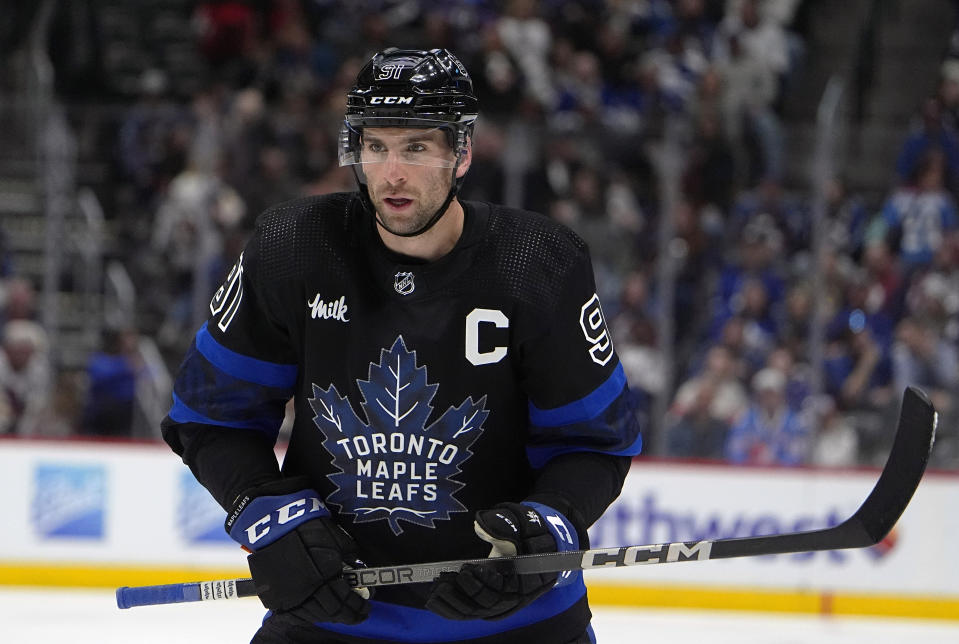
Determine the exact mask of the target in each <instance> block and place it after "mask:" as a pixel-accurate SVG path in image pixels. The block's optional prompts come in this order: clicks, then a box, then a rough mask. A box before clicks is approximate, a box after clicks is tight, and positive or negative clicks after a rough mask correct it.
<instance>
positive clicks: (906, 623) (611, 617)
mask: <svg viewBox="0 0 959 644" xmlns="http://www.w3.org/2000/svg"><path fill="white" fill-rule="evenodd" d="M594 613H595V615H596V616H595V618H594V622H593V626H594V628H595V630H596V634H597V637H598V640H599V644H627V643H629V644H637V643H642V644H703V643H704V642H708V643H709V644H840V643H841V644H877V643H879V642H883V643H885V642H895V643H897V644H898V643H901V642H917V643H921V644H959V621H957V622H928V621H912V620H891V619H890V620H887V619H858V618H855V619H854V618H846V617H844V618H838V617H815V616H779V615H771V614H768V613H763V614H754V613H740V612H711V613H706V612H690V611H667V610H658V609H656V610H651V609H650V610H626V609H612V608H602V607H600V608H595V609H594ZM262 615H263V611H262V609H261V607H260V604H259V602H257V600H256V599H249V598H248V599H241V600H236V601H224V602H207V603H193V604H174V605H167V606H146V607H139V608H131V609H127V610H120V609H118V608H117V607H116V602H115V599H114V595H113V593H112V592H111V591H102V590H97V591H59V590H58V591H49V590H38V589H34V588H24V589H19V588H3V587H0V642H3V643H4V644H6V643H10V644H60V643H65V642H69V643H71V644H86V643H88V642H89V643H96V644H131V643H133V644H174V643H175V644H190V643H192V642H197V643H201V642H202V643H203V644H212V643H216V644H220V643H224V644H226V643H237V644H242V643H244V642H248V641H249V639H250V637H251V636H252V634H253V632H254V631H255V630H256V626H257V624H258V623H259V621H260V619H261V618H262ZM531 644H534V643H531ZM535 644H540V643H535Z"/></svg>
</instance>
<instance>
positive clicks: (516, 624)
mask: <svg viewBox="0 0 959 644" xmlns="http://www.w3.org/2000/svg"><path fill="white" fill-rule="evenodd" d="M476 116H477V102H476V99H475V97H474V95H473V90H472V83H471V81H470V78H469V75H468V74H467V71H466V69H465V68H464V67H463V65H462V64H461V63H460V61H458V60H457V59H456V58H455V57H454V56H453V55H452V54H450V53H449V52H447V51H445V50H439V49H436V50H431V51H418V50H416V51H413V50H397V49H388V50H386V51H383V52H381V53H379V54H377V55H376V56H374V57H373V59H372V60H371V61H370V62H369V63H368V64H367V65H366V66H365V68H364V69H363V70H362V71H361V72H360V74H359V76H358V78H357V81H356V85H355V87H354V88H353V89H352V90H351V91H350V93H349V96H348V106H347V111H346V118H345V122H344V125H343V131H342V136H341V140H340V163H341V164H342V165H349V166H351V167H352V168H353V171H354V173H355V175H356V178H357V181H358V188H359V189H358V191H357V192H355V193H344V194H330V195H325V196H318V197H309V198H305V199H299V200H295V201H292V202H288V203H283V204H280V205H277V206H275V207H273V208H270V209H269V210H267V211H266V212H265V213H263V214H262V215H261V216H260V218H259V219H258V221H257V226H256V231H255V233H254V235H253V237H252V239H251V241H250V242H249V243H248V245H247V246H246V248H245V250H244V252H243V253H242V254H241V255H240V258H239V259H238V261H237V263H236V265H235V266H233V268H232V270H231V271H230V273H229V276H227V278H226V281H225V282H224V284H223V285H222V286H221V287H220V289H219V290H218V291H217V292H216V294H215V295H214V297H213V300H212V302H211V303H210V312H211V316H210V318H209V320H208V321H207V323H206V324H205V325H204V326H203V327H202V328H201V329H200V330H199V332H198V333H197V335H196V338H195V341H194V343H193V344H192V346H191V348H190V349H189V351H188V353H187V355H186V357H185V359H184V362H183V364H182V366H181V368H180V371H179V373H178V375H177V378H176V383H175V387H174V398H173V406H172V408H171V410H170V412H169V415H168V416H167V418H166V419H165V420H164V423H163V433H164V437H165V438H166V441H167V442H168V443H169V444H170V446H171V447H172V448H173V450H174V451H175V452H176V453H177V454H179V455H181V456H182V458H183V460H184V462H185V463H187V464H188V465H189V466H190V468H191V470H192V471H193V473H194V474H195V475H196V477H197V479H198V480H199V481H200V482H201V483H202V484H203V485H204V486H205V487H206V488H207V489H208V490H209V491H210V492H211V494H212V495H213V496H214V497H215V498H216V499H217V501H219V503H220V504H221V505H222V506H223V507H224V508H226V509H227V512H228V515H227V522H226V528H227V530H228V532H229V533H230V535H231V536H232V537H233V538H234V539H236V540H237V541H238V542H239V543H240V544H242V545H243V546H244V548H246V549H247V550H248V551H250V553H251V554H250V555H249V557H248V563H249V566H250V572H251V574H252V577H253V580H254V584H255V587H256V589H257V593H258V595H259V597H260V599H261V601H262V602H263V604H264V605H265V606H266V607H267V608H269V609H270V611H269V613H268V614H267V617H266V619H265V620H264V622H263V625H262V627H261V628H260V629H259V631H258V632H257V633H256V635H255V636H254V638H253V642H255V643H261V644H262V643H273V642H276V643H279V642H283V643H290V642H328V643H357V644H359V643H360V642H363V643H370V642H448V641H456V642H490V643H500V644H511V643H518V642H523V643H524V644H544V643H550V644H552V643H556V644H565V643H570V644H574V643H576V644H578V643H585V642H592V641H595V639H594V637H593V635H592V630H591V628H590V612H589V607H588V604H587V598H586V588H585V586H584V584H583V580H582V575H581V573H566V574H562V575H556V574H542V575H516V574H509V573H505V572H502V571H498V570H496V569H494V567H492V566H487V565H485V564H484V565H474V566H467V567H465V568H464V569H463V570H462V571H461V572H459V573H446V574H444V575H443V576H442V577H440V578H439V579H438V580H437V581H435V582H433V583H430V584H413V585H397V586H381V587H378V588H376V592H375V595H374V596H373V597H372V598H370V597H369V592H367V591H366V590H365V589H353V588H351V587H350V586H349V585H348V584H347V583H346V581H345V580H344V578H343V576H342V572H343V569H344V568H345V567H354V566H362V565H397V564H403V563H413V562H429V561H437V560H445V559H461V558H483V557H486V556H488V555H489V556H496V555H502V554H526V553H542V552H554V551H557V550H570V549H578V548H586V547H588V544H587V528H588V527H589V526H590V525H591V524H592V523H593V522H594V521H595V520H596V519H597V518H598V517H599V516H600V515H601V514H602V512H603V511H604V510H605V509H606V507H607V506H608V505H609V504H610V503H611V502H612V501H613V499H615V498H616V496H617V495H618V494H619V492H620V490H621V487H622V484H623V480H624V477H625V475H626V472H627V470H628V468H629V463H630V458H631V457H632V456H633V455H635V454H636V453H638V452H639V449H640V444H641V438H640V432H639V427H638V424H637V420H636V418H635V415H634V413H633V411H632V408H631V405H630V394H629V390H628V387H627V384H626V380H625V377H624V375H623V368H622V367H621V366H620V364H619V360H618V358H617V356H616V354H615V352H614V350H613V345H612V343H611V341H610V337H609V331H608V330H607V328H606V321H605V319H604V317H603V312H602V309H601V307H600V303H599V300H598V298H597V296H596V293H595V286H594V283H593V276H592V268H591V265H590V260H589V255H588V252H587V249H586V247H585V245H584V244H583V242H582V241H581V240H580V239H579V238H578V237H577V236H576V235H575V234H573V233H572V232H570V231H569V230H567V229H565V228H563V227H562V226H560V225H558V224H556V223H554V222H553V221H551V220H549V219H547V218H545V217H543V216H541V215H537V214H534V213H529V212H521V211H517V210H514V209H510V208H505V207H502V206H498V205H492V204H487V203H473V202H468V201H467V202H461V201H459V200H458V199H457V197H456V194H457V190H458V187H459V186H460V183H461V181H462V180H463V177H464V175H465V174H466V173H467V171H468V170H469V167H470V161H471V158H472V156H471V147H470V146H471V141H470V138H471V135H472V131H473V123H474V121H475V119H476ZM290 398H292V399H293V401H294V409H295V421H294V423H293V428H292V430H291V431H292V433H291V435H290V440H289V445H288V448H287V450H286V454H285V457H284V459H283V464H282V468H280V467H278V464H277V459H276V457H275V455H274V451H273V448H274V443H275V442H276V439H277V433H278V429H279V427H280V424H281V421H282V419H283V416H284V406H285V404H286V403H287V401H288V400H289V399H290Z"/></svg>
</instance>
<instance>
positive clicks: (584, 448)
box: [526, 434, 643, 469]
mask: <svg viewBox="0 0 959 644" xmlns="http://www.w3.org/2000/svg"><path fill="white" fill-rule="evenodd" d="M642 450H643V435H642V434H636V438H635V439H634V440H633V442H632V443H630V444H629V445H628V446H627V447H624V448H622V449H618V450H615V451H610V450H606V449H603V448H602V447H598V446H589V445H544V446H543V447H527V448H526V458H527V459H529V464H530V465H532V466H533V467H534V468H536V469H539V468H541V467H543V466H544V465H546V464H547V463H548V462H550V461H551V460H552V459H554V458H556V457H557V456H560V455H561V454H572V453H573V452H598V453H600V454H608V455H610V456H636V455H637V454H639V453H640V452H642Z"/></svg>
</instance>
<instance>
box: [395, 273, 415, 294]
mask: <svg viewBox="0 0 959 644" xmlns="http://www.w3.org/2000/svg"><path fill="white" fill-rule="evenodd" d="M415 288H416V285H415V284H413V273H410V272H408V271H400V272H398V273H397V274H396V275H395V276H394V277H393V289H394V290H395V291H396V292H397V293H399V294H400V295H409V294H410V293H412V292H413V289H415Z"/></svg>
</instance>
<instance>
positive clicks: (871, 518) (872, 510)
mask: <svg viewBox="0 0 959 644" xmlns="http://www.w3.org/2000/svg"><path fill="white" fill-rule="evenodd" d="M937 423H938V414H937V413H936V410H935V408H934V407H933V405H932V402H931V401H930V400H929V397H928V396H927V395H926V394H925V392H923V391H922V390H921V389H919V388H918V387H907V388H906V390H905V392H904V393H903V397H902V407H901V409H900V412H899V425H898V427H897V428H896V437H895V439H894V440H893V445H892V450H891V451H890V452H889V458H888V460H887V461H886V465H885V467H884V468H883V470H882V474H880V476H879V480H878V481H877V482H876V486H875V487H874V488H873V490H872V492H871V493H870V494H869V496H868V497H867V498H866V500H865V501H863V504H862V505H861V506H860V507H859V509H858V510H857V511H856V513H855V514H854V515H853V516H851V517H850V518H849V519H848V520H847V521H846V522H845V524H844V526H843V527H845V528H846V530H848V534H849V536H850V540H851V543H849V544H848V545H846V546H844V547H848V548H861V547H865V546H871V545H874V544H877V543H879V542H880V541H882V540H883V539H884V538H885V537H886V535H887V534H889V532H890V531H891V530H892V528H893V526H895V525H896V522H897V521H898V520H899V517H900V516H902V513H903V512H904V511H905V509H906V506H907V505H909V501H910V500H911V499H912V496H913V494H914V493H915V491H916V488H917V487H919V481H920V480H922V475H923V473H924V472H925V471H926V465H927V464H928V463H929V456H930V454H931V453H932V445H933V443H934V442H935V437H936V425H937Z"/></svg>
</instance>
